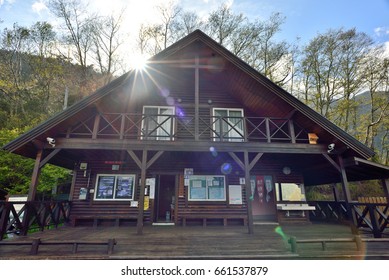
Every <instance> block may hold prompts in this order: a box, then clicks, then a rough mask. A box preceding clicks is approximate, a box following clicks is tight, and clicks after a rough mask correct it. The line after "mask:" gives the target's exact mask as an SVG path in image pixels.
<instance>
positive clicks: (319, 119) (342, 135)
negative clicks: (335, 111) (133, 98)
mask: <svg viewBox="0 0 389 280" xmlns="http://www.w3.org/2000/svg"><path fill="white" fill-rule="evenodd" d="M198 41H200V42H202V43H203V44H205V45H207V46H208V47H209V48H211V49H212V50H213V51H214V52H215V53H217V54H218V55H220V56H222V57H223V58H224V59H226V60H227V61H228V62H229V63H231V64H232V65H234V66H235V67H237V68H238V69H240V70H241V71H243V72H244V73H245V74H246V75H247V76H249V77H250V78H251V79H254V80H255V81H256V82H258V83H260V84H261V85H262V86H263V87H265V88H267V89H268V90H269V91H271V92H272V93H273V94H275V95H277V97H278V98H280V99H282V100H283V101H285V102H286V103H288V104H289V105H290V106H292V107H293V108H295V109H296V110H297V111H298V112H300V113H301V114H302V115H304V116H305V117H306V118H308V119H309V120H311V121H312V122H314V123H316V124H318V125H319V126H320V127H321V128H322V129H323V130H325V131H326V132H328V133H329V134H331V135H332V136H333V137H334V138H336V139H338V140H339V141H340V142H342V143H343V144H344V145H345V146H347V147H348V148H349V149H352V150H353V151H354V152H355V153H356V154H357V155H358V156H360V157H362V158H370V157H371V156H373V155H374V152H373V151H372V150H371V149H369V148H368V147H366V146H365V145H363V144H362V143H360V142H359V141H358V140H356V139H355V138H354V137H352V136H351V135H349V134H348V133H346V132H345V131H343V130H342V129H340V128H339V127H337V126H336V125H335V124H333V123H332V122H330V121H329V120H327V119H326V118H325V117H323V116H322V115H320V114H319V113H317V112H316V111H314V110H313V109H311V108H310V107H308V106H307V105H305V104H304V103H302V102H301V101H300V100H298V99H297V98H295V97H294V96H292V95H291V94H290V93H288V92H287V91H285V90H284V89H282V88H281V87H279V86H277V85H276V84H275V83H273V82H272V81H270V80H269V79H267V78H266V77H264V76H263V75H262V74H260V73H259V72H258V71H256V70H255V69H253V68H252V67H251V66H249V65H248V64H247V63H245V62H244V61H242V60H241V59H239V58H238V57H236V56H235V55H234V54H232V53H231V52H230V51H228V50H227V49H226V48H224V47H223V46H221V45H220V44H218V43H217V42H215V41H214V40H213V39H211V38H210V37H209V36H207V35H206V34H205V33H203V32H202V31H200V30H196V31H194V32H193V33H191V34H189V35H188V36H186V37H184V38H183V39H181V40H180V41H178V42H176V43H175V44H173V45H171V46H170V47H168V48H167V49H165V50H163V51H161V52H160V53H158V54H157V55H155V56H153V57H152V58H150V59H149V61H150V62H151V63H153V62H158V61H163V60H166V59H168V58H169V57H171V56H173V55H174V54H176V53H178V52H179V51H181V50H183V49H184V48H186V47H188V46H190V45H191V44H194V43H195V42H198ZM134 75H135V71H130V72H128V73H126V74H124V75H122V76H121V77H119V78H117V79H115V80H114V81H112V82H111V83H109V84H107V85H106V86H104V87H102V88H100V89H99V90H97V91H96V92H94V93H93V94H92V95H90V96H88V97H86V98H85V99H83V100H81V101H80V102H78V103H76V104H74V105H72V106H70V107H69V108H68V109H66V110H64V111H62V112H60V113H58V114H57V115H55V116H53V117H51V118H50V119H48V120H47V121H45V122H43V123H42V124H40V125H38V126H36V127H35V128H33V129H31V130H30V131H28V132H26V133H25V134H23V135H21V136H20V137H18V138H16V139H15V140H13V141H11V142H10V143H8V144H6V145H5V146H4V147H3V149H5V150H8V151H11V152H15V153H19V154H24V155H26V153H22V152H21V149H22V147H23V146H25V145H31V141H33V140H34V139H36V138H38V137H42V135H44V134H45V133H47V131H49V130H50V129H52V128H54V127H55V126H56V125H58V124H60V123H61V122H63V121H65V120H66V119H67V118H70V117H72V116H74V115H75V114H77V113H79V112H80V111H82V110H84V109H85V108H87V107H89V106H91V105H93V104H94V103H96V102H97V101H99V100H100V99H101V98H103V97H105V96H107V95H108V94H110V93H111V92H113V91H114V90H116V89H118V88H120V87H123V86H124V85H126V84H127V83H128V82H129V81H131V79H133V78H134Z"/></svg>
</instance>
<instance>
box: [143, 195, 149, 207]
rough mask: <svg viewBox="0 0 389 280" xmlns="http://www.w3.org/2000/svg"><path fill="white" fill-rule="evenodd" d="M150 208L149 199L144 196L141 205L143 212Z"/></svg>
mask: <svg viewBox="0 0 389 280" xmlns="http://www.w3.org/2000/svg"><path fill="white" fill-rule="evenodd" d="M149 207H150V197H149V196H145V199H144V203H143V210H149Z"/></svg>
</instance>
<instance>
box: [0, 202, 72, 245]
mask: <svg viewBox="0 0 389 280" xmlns="http://www.w3.org/2000/svg"><path fill="white" fill-rule="evenodd" d="M15 205H22V207H21V209H20V211H16V210H15V209H16V208H15ZM69 213H70V202H69V201H43V202H40V201H28V202H6V201H0V240H2V239H3V238H4V237H5V236H6V235H7V234H21V235H27V233H28V232H29V231H31V230H40V231H43V230H44V229H45V228H49V227H53V226H54V227H58V225H59V224H61V223H63V222H67V221H68V220H69Z"/></svg>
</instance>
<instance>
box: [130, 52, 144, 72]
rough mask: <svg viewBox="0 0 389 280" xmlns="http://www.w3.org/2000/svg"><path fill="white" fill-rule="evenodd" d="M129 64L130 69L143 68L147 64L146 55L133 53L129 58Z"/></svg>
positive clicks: (139, 69)
mask: <svg viewBox="0 0 389 280" xmlns="http://www.w3.org/2000/svg"><path fill="white" fill-rule="evenodd" d="M130 64H131V68H132V69H135V70H138V71H141V70H145V68H146V65H147V57H146V56H145V55H143V54H137V55H133V56H132V57H131V58H130Z"/></svg>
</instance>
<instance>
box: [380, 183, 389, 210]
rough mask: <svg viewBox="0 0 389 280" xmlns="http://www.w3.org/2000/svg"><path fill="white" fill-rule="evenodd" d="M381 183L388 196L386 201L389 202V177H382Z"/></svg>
mask: <svg viewBox="0 0 389 280" xmlns="http://www.w3.org/2000/svg"><path fill="white" fill-rule="evenodd" d="M381 184H382V188H383V190H384V193H385V196H386V203H388V204H389V179H382V180H381Z"/></svg>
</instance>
